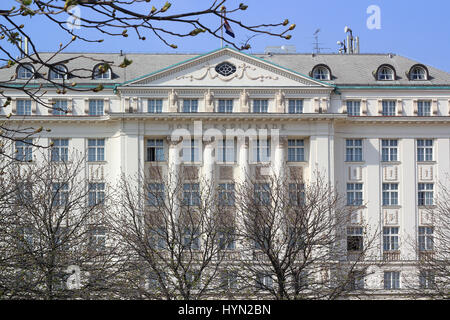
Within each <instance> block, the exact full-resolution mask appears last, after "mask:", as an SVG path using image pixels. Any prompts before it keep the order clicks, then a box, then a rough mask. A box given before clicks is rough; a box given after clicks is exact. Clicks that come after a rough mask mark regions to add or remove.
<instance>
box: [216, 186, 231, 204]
mask: <svg viewBox="0 0 450 320" xmlns="http://www.w3.org/2000/svg"><path fill="white" fill-rule="evenodd" d="M234 201H235V198H234V183H219V204H220V205H223V206H234Z"/></svg>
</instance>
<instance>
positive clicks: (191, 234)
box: [183, 227, 200, 250]
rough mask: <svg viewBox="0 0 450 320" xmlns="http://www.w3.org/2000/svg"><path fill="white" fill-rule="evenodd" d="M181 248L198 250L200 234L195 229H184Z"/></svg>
mask: <svg viewBox="0 0 450 320" xmlns="http://www.w3.org/2000/svg"><path fill="white" fill-rule="evenodd" d="M183 247H184V248H185V249H188V248H189V249H193V250H199V249H200V232H199V230H197V228H194V227H186V228H185V229H184V232H183Z"/></svg>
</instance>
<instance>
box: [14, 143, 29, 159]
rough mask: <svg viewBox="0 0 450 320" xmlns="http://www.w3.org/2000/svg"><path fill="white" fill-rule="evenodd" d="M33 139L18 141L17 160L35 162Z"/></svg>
mask: <svg viewBox="0 0 450 320" xmlns="http://www.w3.org/2000/svg"><path fill="white" fill-rule="evenodd" d="M32 143H33V139H23V140H21V141H16V143H15V144H16V156H15V158H16V160H19V161H32V160H33V146H32Z"/></svg>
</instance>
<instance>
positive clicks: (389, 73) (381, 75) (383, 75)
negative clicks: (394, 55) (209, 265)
mask: <svg viewBox="0 0 450 320" xmlns="http://www.w3.org/2000/svg"><path fill="white" fill-rule="evenodd" d="M377 79H378V80H382V81H389V80H394V79H395V72H394V69H392V68H391V67H389V66H381V67H380V68H379V69H378V76H377Z"/></svg>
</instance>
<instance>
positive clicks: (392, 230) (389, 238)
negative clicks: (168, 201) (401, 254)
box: [383, 227, 399, 251]
mask: <svg viewBox="0 0 450 320" xmlns="http://www.w3.org/2000/svg"><path fill="white" fill-rule="evenodd" d="M398 230H399V228H398V227H384V228H383V251H398V248H399V247H398Z"/></svg>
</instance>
